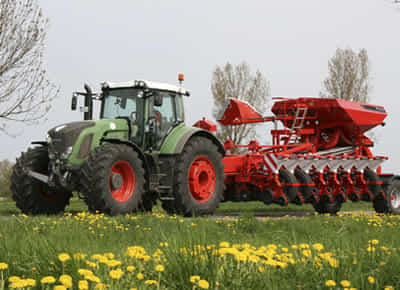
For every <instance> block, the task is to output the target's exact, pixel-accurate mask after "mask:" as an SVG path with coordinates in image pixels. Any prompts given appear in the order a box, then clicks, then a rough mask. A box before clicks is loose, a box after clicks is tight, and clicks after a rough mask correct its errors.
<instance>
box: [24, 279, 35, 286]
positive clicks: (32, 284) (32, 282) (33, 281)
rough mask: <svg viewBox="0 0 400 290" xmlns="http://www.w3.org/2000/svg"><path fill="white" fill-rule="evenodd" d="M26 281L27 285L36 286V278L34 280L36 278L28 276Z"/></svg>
mask: <svg viewBox="0 0 400 290" xmlns="http://www.w3.org/2000/svg"><path fill="white" fill-rule="evenodd" d="M25 282H26V286H27V287H35V286H36V280H34V279H30V278H28V279H25Z"/></svg>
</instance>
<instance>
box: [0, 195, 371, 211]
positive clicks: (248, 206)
mask: <svg viewBox="0 0 400 290" xmlns="http://www.w3.org/2000/svg"><path fill="white" fill-rule="evenodd" d="M154 209H155V210H161V206H160V205H159V204H158V205H156V206H155V208H154ZM86 210H87V206H86V204H85V203H84V202H83V201H82V200H80V199H78V198H77V197H74V198H72V199H71V201H70V205H69V206H68V207H67V208H66V211H67V212H71V213H77V212H81V211H86ZM341 210H342V211H360V210H364V211H373V208H372V203H370V202H351V201H348V202H346V203H344V204H343V206H342V209H341ZM245 212H247V213H255V214H256V215H259V214H263V213H281V212H289V213H290V212H310V213H311V212H314V208H313V207H312V205H310V204H305V205H301V206H298V205H294V204H290V205H289V206H284V207H282V206H280V205H276V204H271V205H265V204H264V203H262V202H258V201H252V202H224V203H221V206H220V208H218V209H217V211H216V214H218V215H223V214H231V213H237V214H240V213H245ZM19 213H20V210H19V209H18V208H17V207H16V206H15V202H14V201H12V200H10V199H8V200H4V201H0V216H1V215H5V216H7V215H13V214H19Z"/></svg>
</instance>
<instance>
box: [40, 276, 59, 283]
mask: <svg viewBox="0 0 400 290" xmlns="http://www.w3.org/2000/svg"><path fill="white" fill-rule="evenodd" d="M40 283H42V284H54V283H56V278H54V277H53V276H46V277H43V278H42V280H40Z"/></svg>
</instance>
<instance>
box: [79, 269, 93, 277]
mask: <svg viewBox="0 0 400 290" xmlns="http://www.w3.org/2000/svg"><path fill="white" fill-rule="evenodd" d="M78 273H79V274H81V275H82V276H89V275H93V272H92V271H91V270H88V269H79V270H78Z"/></svg>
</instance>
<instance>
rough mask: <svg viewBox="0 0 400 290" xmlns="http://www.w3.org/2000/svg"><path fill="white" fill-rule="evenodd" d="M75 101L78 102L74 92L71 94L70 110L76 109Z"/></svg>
mask: <svg viewBox="0 0 400 290" xmlns="http://www.w3.org/2000/svg"><path fill="white" fill-rule="evenodd" d="M77 103H78V100H77V97H76V94H75V93H74V94H72V101H71V110H72V111H75V110H76V105H77Z"/></svg>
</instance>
